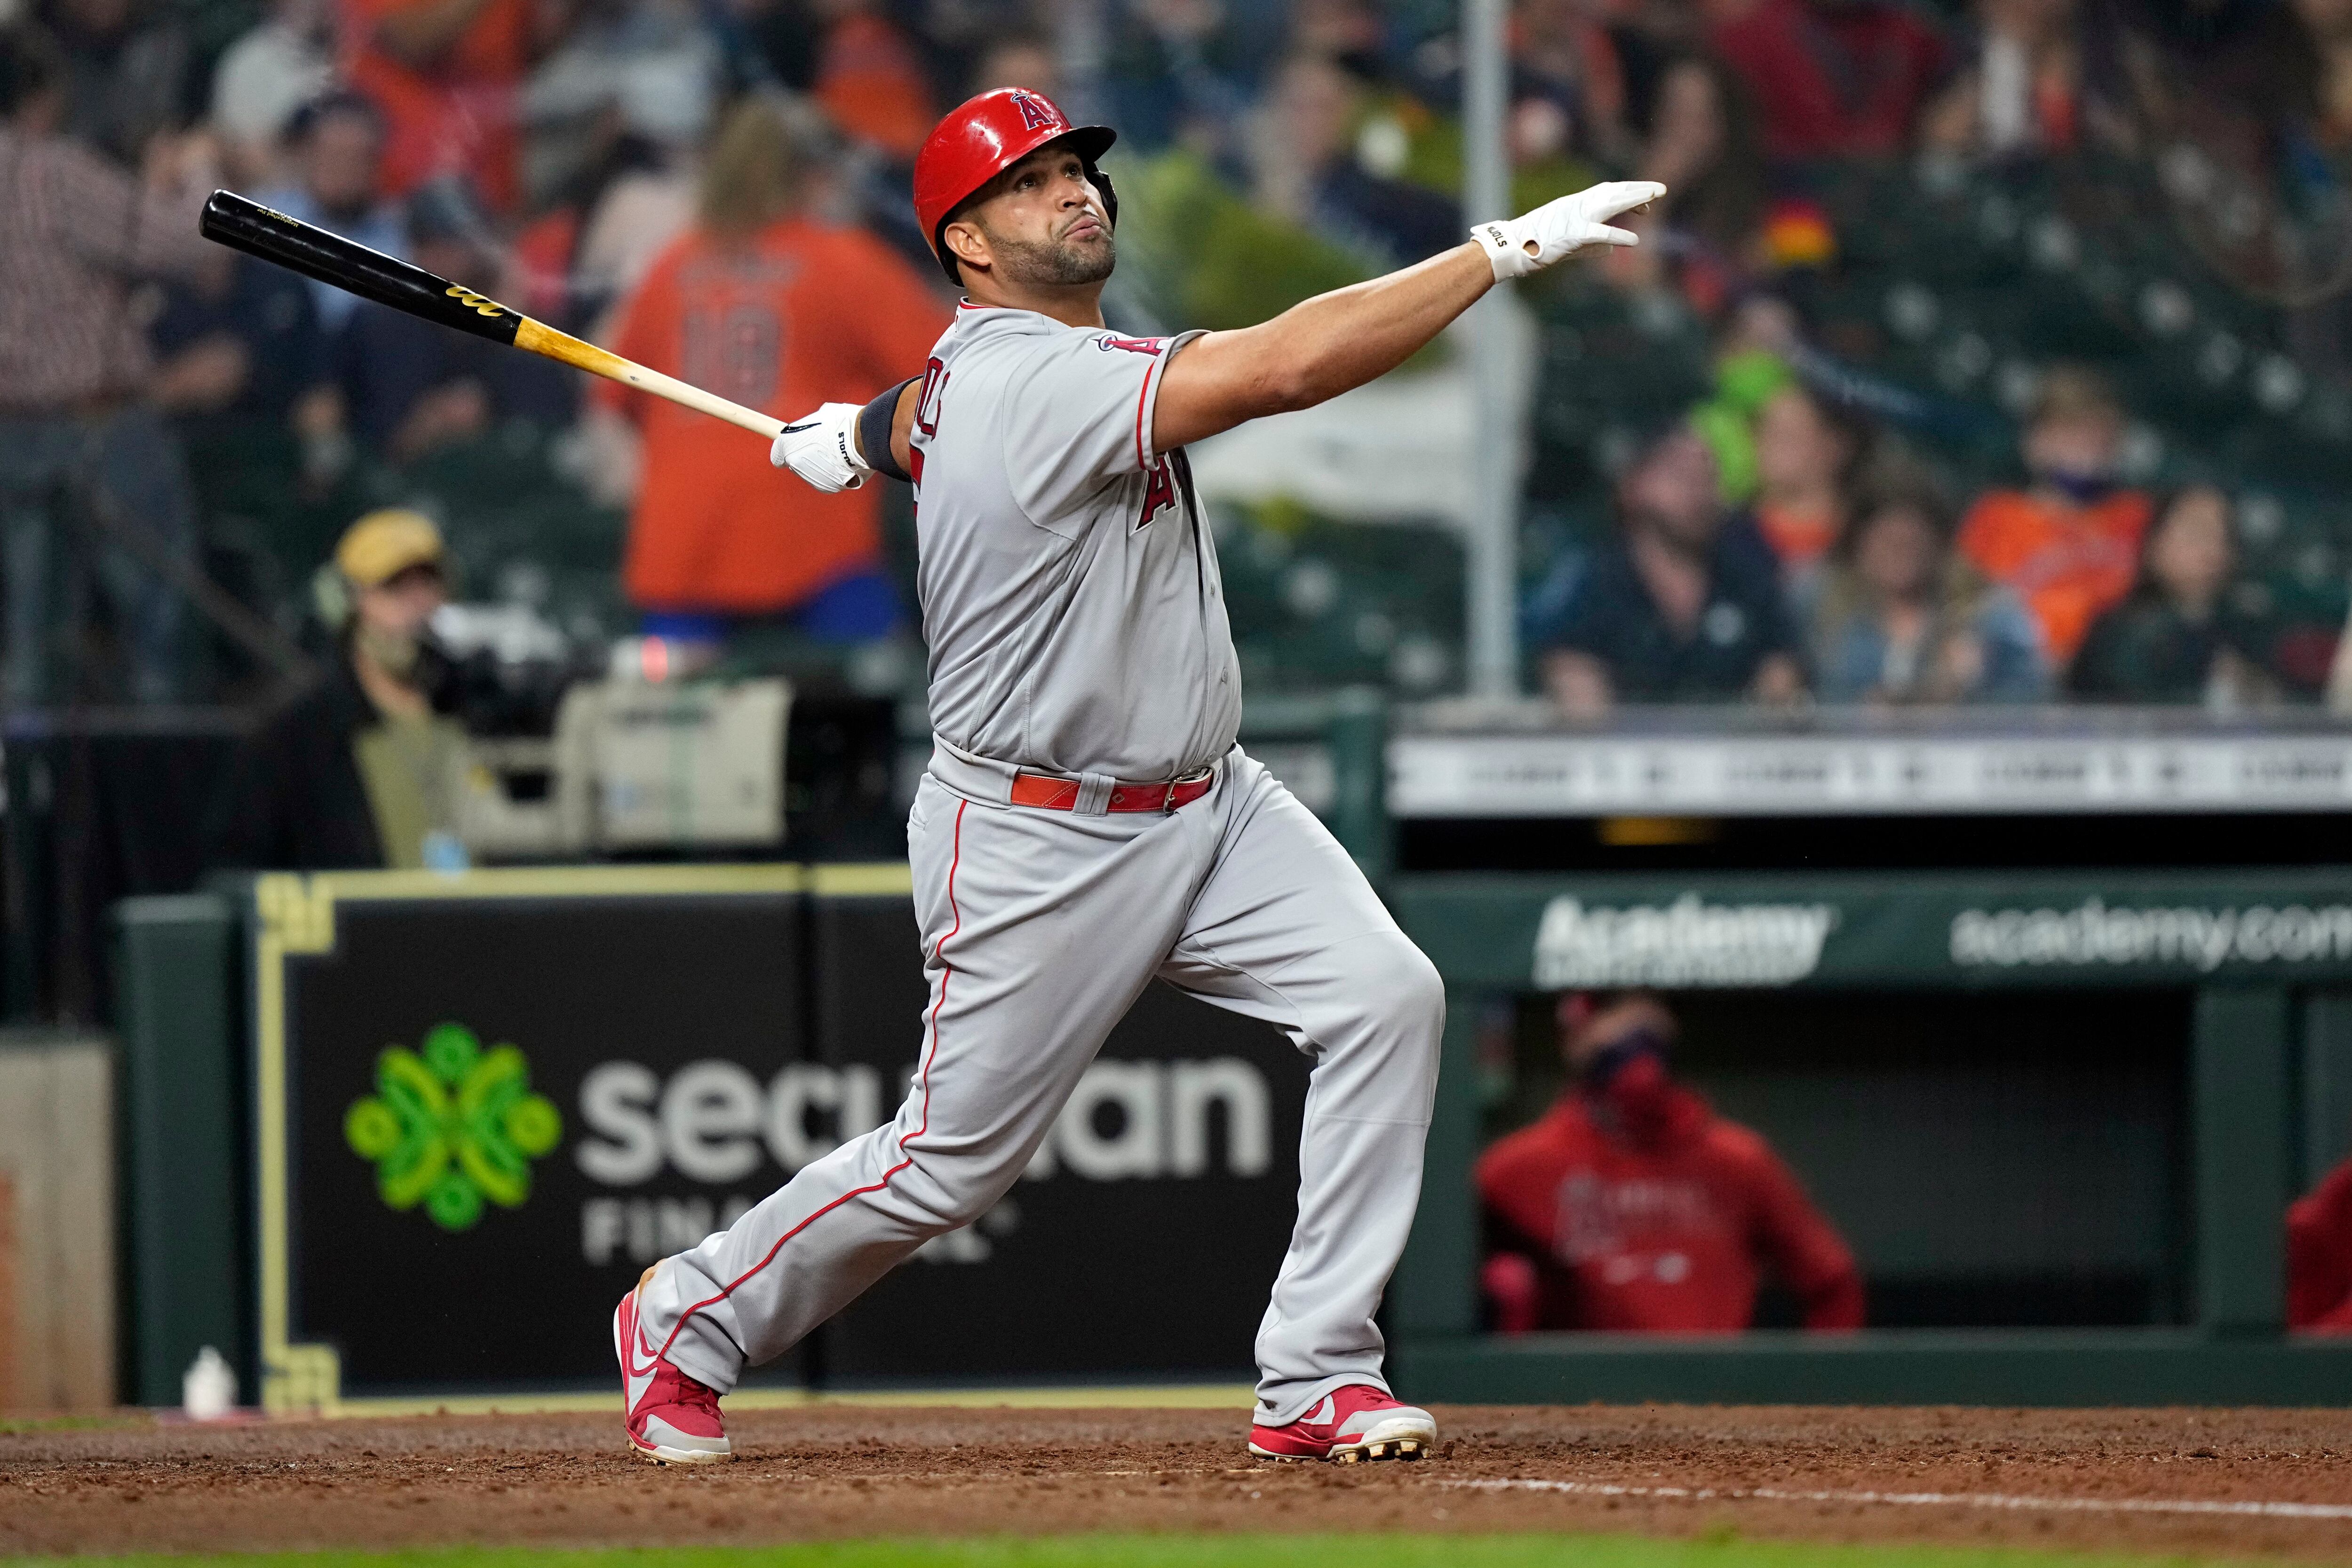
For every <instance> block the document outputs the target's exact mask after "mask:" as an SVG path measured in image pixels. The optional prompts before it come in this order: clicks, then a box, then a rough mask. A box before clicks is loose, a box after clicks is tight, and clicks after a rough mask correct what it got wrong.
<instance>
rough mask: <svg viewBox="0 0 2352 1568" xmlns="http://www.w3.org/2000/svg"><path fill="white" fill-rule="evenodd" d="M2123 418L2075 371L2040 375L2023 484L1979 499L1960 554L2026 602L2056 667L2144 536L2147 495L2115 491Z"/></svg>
mask: <svg viewBox="0 0 2352 1568" xmlns="http://www.w3.org/2000/svg"><path fill="white" fill-rule="evenodd" d="M2123 441H2124V412H2123V408H2122V406H2121V405H2119V404H2117V403H2116V399H2115V395H2114V394H2113V393H2111V392H2109V391H2108V390H2107V385H2106V383H2105V381H2103V380H2101V379H2100V378H2099V377H2098V376H2097V375H2096V374H2093V373H2092V372H2090V371H2088V370H2084V369H2082V368H2081V367H2079V366H2069V365H2060V366H2057V367H2055V368H2053V369H2052V370H2051V371H2050V372H2049V373H2048V374H2046V375H2045V376H2044V377H2043V378H2042V389H2041V392H2040V394H2039V395H2038V396H2037V397H2036V399H2035V402H2034V406H2033V412H2032V416H2030V417H2029V418H2028V419H2027V421H2026V426H2025V438H2024V443H2023V445H2024V458H2025V468H2026V472H2027V473H2028V474H2029V475H2030V476H2032V485H2031V486H2030V488H2028V489H2022V490H1993V491H1990V492H1988V493H1987V494H1985V495H1983V496H1980V497H1979V498H1978V500H1977V503H1976V505H1975V506H1973V507H1971V508H1970V509H1969V515H1968V518H1967V520H1966V521H1964V522H1963V523H1962V524H1961V525H1960V549H1961V552H1963V553H1965V554H1966V555H1967V556H1968V558H1969V560H1970V561H1973V562H1974V563H1976V564H1977V566H1978V568H1979V570H1980V571H1982V572H1983V573H1984V574H1985V575H1987V576H1989V577H1990V578H1992V579H1993V581H1995V582H1997V583H2005V584H2008V585H2009V586H2010V587H2011V588H2012V589H2014V590H2015V591H2016V593H2017V595H2018V597H2020V598H2021V599H2022V600H2024V601H2025V607H2026V608H2027V609H2028V610H2030V611H2032V615H2033V618H2034V620H2035V622H2036V623H2038V624H2039V625H2040V626H2041V627H2042V647H2043V649H2044V650H2045V651H2046V652H2047V653H2048V655H2049V658H2050V662H2051V664H2052V666H2053V668H2058V669H2063V668H2066V667H2067V666H2069V665H2071V664H2072V663H2073V662H2074V651H2075V649H2077V648H2079V647H2082V644H2083V638H2084V635H2085V634H2087V633H2088V632H2089V631H2090V629H2091V622H2092V621H2093V620H2094V619H2095V618H2096V617H2097V616H2098V615H2099V613H2100V612H2101V611H2102V610H2105V608H2106V607H2107V606H2108V605H2112V604H2114V603H2116V601H2117V600H2118V599H2121V598H2122V597H2123V596H2124V595H2126V594H2127V593H2129V592H2130V591H2131V585H2132V577H2133V574H2134V569H2135V567H2136V565H2137V560H2138V555H2139V541H2140V535H2141V534H2142V533H2143V532H2145V531H2147V520H2148V511H2149V506H2148V498H2147V494H2146V492H2144V491H2141V490H2136V489H2126V488H2124V487H2123V485H2122V483H2121V480H2120V478H2119V475H2120V471H2121V468H2122V463H2123Z"/></svg>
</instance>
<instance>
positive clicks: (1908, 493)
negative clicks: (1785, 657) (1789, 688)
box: [1813, 470, 2048, 703]
mask: <svg viewBox="0 0 2352 1568" xmlns="http://www.w3.org/2000/svg"><path fill="white" fill-rule="evenodd" d="M1849 516H1850V521H1848V523H1847V526H1846V529H1845V531H1844V533H1843V535H1842V536H1841V537H1840V538H1839V540H1838V542H1837V547H1836V549H1835V551H1834V552H1832V559H1831V563H1830V566H1829V571H1828V573H1827V574H1826V575H1825V577H1824V580H1823V582H1822V588H1821V594H1820V597H1819V600H1818V603H1817V605H1816V606H1815V610H1814V616H1813V628H1814V629H1813V689H1814V693H1815V695H1817V696H1818V697H1820V699H1821V700H1822V701H1824V702H1874V703H1940V702H2032V701H2034V700H2038V699H2039V698H2041V697H2042V695H2043V694H2044V692H2045V690H2046V689H2047V687H2048V679H2047V676H2046V674H2045V671H2044V669H2043V666H2042V640H2041V634H2040V632H2039V631H2037V630H2036V629H2035V627H2034V625H2033V619H2032V616H2028V615H2027V614H2026V613H2025V606H2024V605H2021V604H2019V603H2018V602H2017V597H2016V595H2013V594H2011V592H2010V591H2009V590H2008V589H2006V588H2003V587H2001V586H2000V585H1999V584H1993V583H1988V582H1986V581H1985V579H1984V577H1983V576H1982V575H1981V574H1979V573H1978V571H1977V570H1976V568H1975V567H1973V566H1971V565H1969V563H1967V562H1966V561H1964V560H1962V559H1960V557H1959V556H1958V554H1957V553H1955V552H1953V550H1952V514H1951V509H1950V508H1949V507H1948V505H1947V504H1946V503H1945V501H1944V500H1943V497H1942V494H1941V492H1940V491H1939V490H1938V489H1937V487H1936V486H1935V485H1934V484H1933V483H1932V482H1931V481H1930V480H1929V479H1927V476H1926V475H1925V474H1921V473H1916V472H1913V471H1907V470H1895V471H1894V472H1890V473H1886V474H1885V475H1883V476H1882V477H1879V478H1877V479H1875V480H1874V482H1872V483H1869V484H1867V485H1865V486H1864V489H1863V490H1862V493H1861V494H1860V495H1859V496H1857V497H1856V499H1855V500H1854V503H1853V508H1852V510H1851V512H1850V514H1849Z"/></svg>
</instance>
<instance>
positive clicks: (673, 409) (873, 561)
mask: <svg viewBox="0 0 2352 1568" xmlns="http://www.w3.org/2000/svg"><path fill="white" fill-rule="evenodd" d="M795 141H796V137H795V133H794V131H793V127H792V125H791V124H790V123H789V122H788V121H787V119H786V115H785V111H784V110H782V109H780V108H778V107H777V106H776V105H775V104H774V103H772V102H771V101H769V100H764V99H753V100H747V101H746V102H744V103H743V104H742V105H741V106H740V107H739V108H738V109H737V110H735V111H734V113H733V114H732V115H731V116H730V118H729V120H728V121H727V123H726V125H725V127H724V128H723V129H722V130H721V131H720V132H719V139H718V141H717V142H715V143H714V144H713V146H712V148H711V152H710V157H709V163H708V164H707V166H706V168H705V170H704V174H703V186H702V192H703V194H702V206H701V216H700V217H699V219H698V222H697V223H696V225H695V226H694V227H693V228H692V229H690V230H688V232H687V233H686V234H685V235H684V236H683V237H680V238H679V239H678V240H677V241H676V242H675V243H674V244H672V245H671V246H670V247H669V248H668V249H667V250H666V251H664V252H663V253H662V256H661V258H660V259H658V260H657V261H656V262H655V263H654V265H653V268H652V269H651V270H650V271H648V272H647V273H646V279H645V281H644V282H643V283H641V284H639V285H638V287H637V289H636V292H635V294H633V295H631V296H630V298H629V299H628V300H626V301H625V303H624V304H623V306H622V308H621V318H620V326H619V330H618V332H617V334H616V337H615V341H614V344H613V347H614V350H615V351H616V352H618V353H622V354H625V355H626V356H627V357H629V358H630V359H633V360H635V361H636V362H638V363H640V364H644V365H647V366H650V367H651V368H653V369H655V370H658V371H662V372H664V373H666V374H670V375H675V376H678V377H680V378H681V379H683V380H686V381H689V382H692V383H694V384H696V385H698V386H702V387H707V388H708V389H709V390H710V391H712V392H716V393H718V394H719V395H721V396H725V397H731V398H733V399H734V400H735V401H736V402H738V403H741V404H745V405H750V406H751V407H753V408H759V409H763V410H765V411H767V412H768V413H771V414H774V415H776V416H779V417H788V416H790V415H791V413H792V412H793V410H796V409H806V408H810V407H814V406H815V405H819V404H824V403H828V402H836V401H852V400H861V399H863V398H864V397H866V395H868V394H869V393H870V392H871V391H872V389H873V388H874V387H875V386H876V385H877V384H883V383H887V382H890V381H894V380H897V379H898V378H900V377H902V376H903V375H904V374H906V367H907V366H908V365H919V364H921V363H923V361H924V359H925V358H926V357H927V356H928V355H929V353H930V352H931V344H932V343H933V342H935V341H936V340H937V339H938V337H939V335H940V331H943V330H944V328H945V326H946V323H947V319H948V310H947V306H946V304H945V303H944V302H943V301H942V300H940V298H939V296H938V295H937V294H936V293H934V292H933V291H932V289H930V287H929V285H928V284H926V283H925V282H924V281H923V279H922V277H921V276H920V275H919V273H917V272H916V271H915V270H914V268H911V267H909V266H908V264H907V263H906V262H904V261H902V260H900V259H899V258H898V255H897V253H896V252H894V251H892V250H890V249H889V248H888V247H886V246H885V245H883V244H882V242H881V241H879V240H877V239H875V238H874V237H871V236H869V235H867V234H866V233H864V232H863V231H861V230H857V229H849V228H829V227H824V226H820V225H818V224H816V223H814V222H811V221H809V220H808V219H806V218H805V217H803V216H800V211H799V209H800V206H801V197H802V188H801V187H802V184H803V171H802V170H801V168H800V167H799V166H798V160H797V158H796V156H795V153H794V143H795ZM596 395H597V396H598V398H599V399H600V400H601V401H602V402H603V403H604V405H606V406H607V407H610V408H614V409H617V410H618V411H619V412H620V413H621V414H623V415H624V416H626V417H627V418H629V419H630V420H632V421H633V422H634V423H635V425H636V426H637V427H638V429H639V431H640V432H641V433H642V434H643V437H644V442H645V462H644V469H643V479H642V482H641V484H640V486H639V488H638V492H637V502H636V510H635V513H634V514H633V515H632V516H631V518H630V520H629V546H628V556H627V561H626V563H625V567H624V571H623V576H624V581H625V584H626V586H627V589H628V593H629V597H630V599H631V600H632V601H634V602H635V604H636V605H638V606H639V607H640V608H641V609H643V610H645V611H646V630H647V631H648V632H649V633H652V634H655V635H658V636H664V637H672V638H675V639H677V640H679V641H684V642H688V643H706V644H707V643H715V642H717V641H718V640H719V638H720V637H723V635H724V633H725V630H726V626H727V624H728V623H729V622H730V621H731V620H737V619H742V618H747V617H752V616H777V615H788V616H792V617H793V620H794V621H795V623H796V624H797V626H799V629H801V630H803V631H804V632H807V633H808V634H810V635H812V636H814V637H822V638H825V639H828V640H852V639H856V638H862V637H878V636H881V635H884V634H886V633H887V632H889V631H890V630H891V629H893V627H894V626H895V625H896V624H897V621H898V596H897V594H896V592H895V591H894V590H893V589H892V588H891V586H890V584H889V580H888V579H887V577H886V576H884V575H883V573H882V570H881V531H880V528H879V526H878V524H877V519H876V517H875V509H876V507H877V504H878V498H879V495H880V491H879V489H878V488H872V489H854V490H845V491H842V492H841V493H839V494H837V495H819V494H814V493H804V494H799V495H796V496H794V497H793V498H792V499H790V500H782V499H779V497H778V495H777V493H776V490H775V488H774V483H773V478H772V472H771V470H770V468H769V465H768V449H767V447H764V446H762V445H761V444H760V443H759V442H758V441H756V440H752V439H751V438H749V437H746V436H745V435H744V434H743V432H741V431H740V430H737V429H735V428H733V427H732V426H727V425H722V424H719V422H718V421H716V420H712V419H709V418H705V417H704V416H701V415H698V414H693V413H689V412H688V411H687V410H686V409H683V408H680V407H678V406H677V405H675V404H671V403H665V402H662V401H660V400H658V399H655V398H649V397H646V396H645V395H642V394H636V393H632V392H629V391H627V390H626V389H625V388H622V387H620V386H617V385H615V384H613V383H610V382H600V383H598V384H597V387H596Z"/></svg>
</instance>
